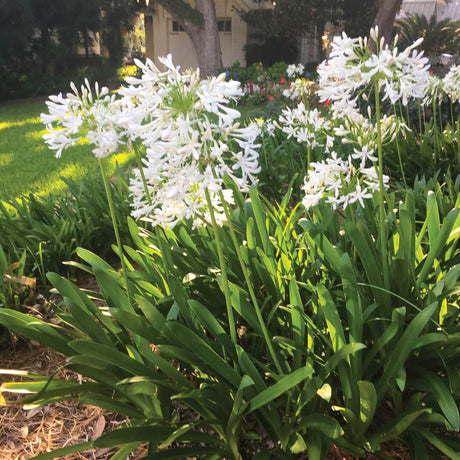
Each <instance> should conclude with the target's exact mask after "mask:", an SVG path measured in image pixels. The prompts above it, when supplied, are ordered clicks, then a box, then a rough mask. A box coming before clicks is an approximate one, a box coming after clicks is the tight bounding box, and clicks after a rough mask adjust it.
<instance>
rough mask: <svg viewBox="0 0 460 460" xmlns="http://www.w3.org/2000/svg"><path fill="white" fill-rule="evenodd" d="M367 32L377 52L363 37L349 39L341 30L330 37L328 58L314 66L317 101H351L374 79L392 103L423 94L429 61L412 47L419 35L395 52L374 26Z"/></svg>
mask: <svg viewBox="0 0 460 460" xmlns="http://www.w3.org/2000/svg"><path fill="white" fill-rule="evenodd" d="M370 35H371V39H372V40H373V41H374V42H375V44H376V47H377V50H378V51H377V54H375V53H372V52H371V50H370V48H369V46H368V43H367V39H366V38H364V39H363V38H361V37H360V38H356V39H352V38H349V37H347V35H346V34H345V33H343V34H342V37H335V38H334V40H333V42H332V51H331V53H330V58H329V59H328V60H327V61H324V62H322V63H321V64H320V65H319V67H318V74H319V85H320V90H319V96H320V99H321V101H323V102H324V101H327V100H332V101H333V102H335V101H341V102H343V100H345V99H346V100H348V101H353V100H355V99H356V98H357V97H358V94H359V93H360V92H361V91H363V90H364V89H365V88H367V87H369V86H371V85H372V84H374V83H378V87H379V90H382V91H383V99H384V100H385V99H388V100H389V101H390V102H391V103H392V104H394V103H396V102H397V101H399V100H401V101H402V103H403V105H407V103H408V101H409V98H422V97H423V96H424V92H425V89H426V88H427V86H428V75H429V73H428V68H429V64H428V59H427V58H425V57H423V52H417V51H416V49H415V48H416V47H417V46H418V45H419V44H420V43H421V41H422V39H419V40H417V41H416V42H415V43H414V44H412V45H411V46H409V47H408V48H406V49H405V50H404V51H403V52H399V51H398V48H397V47H396V46H394V47H393V49H390V48H389V47H388V45H385V43H384V41H383V39H381V40H380V41H379V38H378V29H377V28H375V29H372V30H371V34H370Z"/></svg>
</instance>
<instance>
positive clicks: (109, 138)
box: [42, 55, 260, 226]
mask: <svg viewBox="0 0 460 460" xmlns="http://www.w3.org/2000/svg"><path fill="white" fill-rule="evenodd" d="M160 61H161V63H162V64H163V65H164V67H165V70H164V71H161V70H160V69H158V68H157V67H156V66H155V65H154V64H153V63H152V61H150V60H148V61H147V62H146V63H145V64H143V63H141V62H140V61H136V64H137V65H138V66H139V67H140V68H141V69H142V76H141V78H134V77H130V78H128V79H127V82H128V83H129V86H127V87H124V88H122V89H120V90H119V91H118V93H119V95H120V96H121V98H118V99H116V98H115V96H110V95H109V91H108V89H107V88H103V89H102V90H100V91H99V88H98V86H97V84H96V89H95V96H93V95H92V93H91V89H90V87H89V83H88V82H87V81H86V86H83V87H82V89H81V95H80V94H79V93H78V91H77V89H76V88H75V86H74V85H72V88H73V90H74V94H68V95H67V97H63V96H62V95H61V94H60V95H59V96H51V97H50V99H51V101H50V102H48V103H47V104H48V108H49V112H50V113H49V114H42V120H43V122H44V123H45V124H46V126H47V129H48V131H49V133H48V134H45V136H44V138H45V140H46V142H47V143H48V144H49V146H50V147H51V148H52V149H54V150H56V152H57V154H56V155H57V156H60V154H61V153H62V150H63V149H65V148H67V147H69V146H71V145H74V144H75V143H76V142H77V141H78V140H79V139H82V138H86V139H87V140H89V142H91V143H93V144H94V149H93V152H94V154H95V155H96V156H97V157H98V158H103V157H106V156H108V155H110V154H111V153H114V152H116V151H117V150H118V149H119V148H120V146H121V145H122V144H127V145H128V146H130V145H132V144H134V145H136V146H138V147H139V146H140V147H141V148H142V150H143V151H144V152H145V158H143V163H144V166H143V168H142V173H143V174H141V171H139V170H137V171H135V176H134V178H133V179H132V181H131V184H130V190H131V193H132V196H133V202H134V210H133V216H135V217H136V218H140V217H142V218H145V219H147V220H149V221H151V222H152V223H153V225H157V224H162V225H167V226H173V225H175V224H176V223H177V222H178V221H179V220H181V219H184V218H194V219H195V222H196V221H197V219H201V220H203V219H206V216H207V215H208V213H209V209H208V208H207V204H206V193H205V192H206V190H207V191H209V193H210V195H211V198H212V202H213V207H215V209H216V210H217V211H218V212H219V211H222V207H221V205H222V203H221V202H220V199H219V192H220V191H221V190H222V189H223V178H224V176H225V175H228V176H230V177H231V178H232V179H233V180H234V181H235V182H236V184H237V185H238V186H239V187H240V188H241V189H247V188H248V187H249V186H250V184H252V183H254V182H255V181H256V174H258V172H259V170H260V168H259V165H258V152H257V150H256V149H257V148H258V147H259V145H258V144H257V143H256V141H257V137H258V135H259V129H258V127H257V124H256V123H254V124H249V125H248V126H246V127H242V126H240V123H239V122H238V118H239V117H240V113H239V112H238V111H237V110H235V109H232V108H230V107H229V106H228V104H229V102H230V101H232V100H236V99H237V98H238V97H239V96H241V89H240V84H239V83H238V82H235V81H229V82H226V81H225V74H222V75H220V76H218V77H214V78H210V79H208V80H203V81H201V80H200V77H199V72H198V71H195V72H187V73H181V72H180V71H179V68H178V67H175V66H174V64H173V62H172V58H171V56H170V55H169V56H167V57H165V58H160ZM142 176H144V177H142ZM144 179H145V181H144ZM224 196H225V197H226V199H227V200H230V199H231V197H230V196H229V194H228V193H227V192H225V193H224ZM221 214H222V213H221ZM220 217H222V215H221V216H220Z"/></svg>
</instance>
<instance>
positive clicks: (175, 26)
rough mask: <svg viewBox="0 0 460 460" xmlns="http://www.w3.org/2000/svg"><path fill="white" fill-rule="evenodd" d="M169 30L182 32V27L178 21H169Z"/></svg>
mask: <svg viewBox="0 0 460 460" xmlns="http://www.w3.org/2000/svg"><path fill="white" fill-rule="evenodd" d="M171 32H174V33H179V32H184V28H183V27H182V26H181V25H180V24H179V21H171Z"/></svg>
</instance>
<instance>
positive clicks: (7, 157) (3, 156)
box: [0, 153, 14, 166]
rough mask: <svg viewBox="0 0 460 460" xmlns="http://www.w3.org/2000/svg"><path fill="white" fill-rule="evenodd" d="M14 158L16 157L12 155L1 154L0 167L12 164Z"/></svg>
mask: <svg viewBox="0 0 460 460" xmlns="http://www.w3.org/2000/svg"><path fill="white" fill-rule="evenodd" d="M13 158H14V155H13V154H12V153H0V166H2V165H7V164H9V163H11V162H12V161H13Z"/></svg>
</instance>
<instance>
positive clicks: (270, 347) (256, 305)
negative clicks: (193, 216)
mask: <svg viewBox="0 0 460 460" xmlns="http://www.w3.org/2000/svg"><path fill="white" fill-rule="evenodd" d="M219 198H220V201H221V202H222V206H223V208H224V211H225V217H226V219H227V223H228V227H229V229H230V235H231V238H232V242H233V246H234V247H235V251H236V255H237V257H238V261H239V263H240V266H241V269H242V270H243V276H244V279H245V281H246V285H247V287H248V291H249V295H250V297H251V301H252V304H253V305H254V309H255V311H256V315H257V320H258V321H259V324H260V328H261V330H262V334H263V336H264V339H265V342H266V344H267V348H268V351H269V353H270V356H271V358H272V360H273V363H274V364H275V367H276V370H277V371H278V373H279V374H280V375H281V374H284V372H283V369H282V367H281V365H280V362H279V360H278V357H277V355H276V353H275V350H274V348H273V344H272V341H271V339H270V336H269V335H268V331H267V327H266V325H265V321H264V319H263V316H262V312H261V310H260V307H259V302H258V301H257V297H256V295H255V292H254V289H253V287H252V283H251V279H250V277H249V273H248V269H247V267H246V264H245V263H244V260H243V257H242V256H241V250H240V246H239V244H238V240H237V238H236V233H235V229H234V228H233V224H232V216H231V214H230V210H229V208H228V204H227V202H226V201H225V198H224V194H223V193H222V191H221V190H219Z"/></svg>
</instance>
